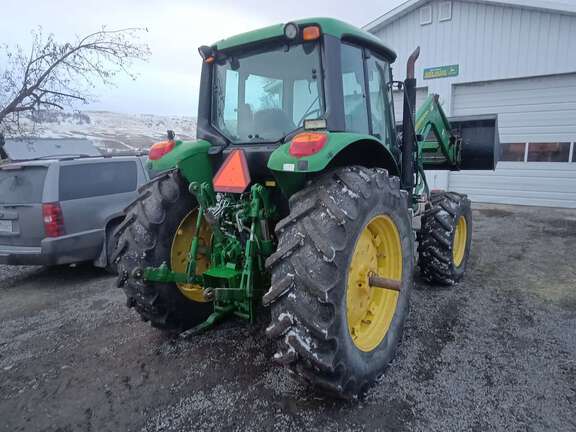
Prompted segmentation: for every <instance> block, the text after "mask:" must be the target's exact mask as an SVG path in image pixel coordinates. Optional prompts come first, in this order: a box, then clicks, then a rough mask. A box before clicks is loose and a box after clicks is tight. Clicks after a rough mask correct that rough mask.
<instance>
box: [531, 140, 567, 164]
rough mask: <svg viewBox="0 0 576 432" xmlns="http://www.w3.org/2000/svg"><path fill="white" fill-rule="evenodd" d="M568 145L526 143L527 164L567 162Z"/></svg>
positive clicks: (561, 143)
mask: <svg viewBox="0 0 576 432" xmlns="http://www.w3.org/2000/svg"><path fill="white" fill-rule="evenodd" d="M569 155H570V143H567V142H552V143H528V162H569V160H570V159H569Z"/></svg>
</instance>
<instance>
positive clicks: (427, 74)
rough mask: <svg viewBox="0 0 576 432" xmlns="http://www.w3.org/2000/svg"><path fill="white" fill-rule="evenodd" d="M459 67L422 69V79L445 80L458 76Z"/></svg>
mask: <svg viewBox="0 0 576 432" xmlns="http://www.w3.org/2000/svg"><path fill="white" fill-rule="evenodd" d="M459 72H460V65H457V64H455V65H448V66H438V67H433V68H426V69H424V79H434V78H446V77H454V76H458V73H459Z"/></svg>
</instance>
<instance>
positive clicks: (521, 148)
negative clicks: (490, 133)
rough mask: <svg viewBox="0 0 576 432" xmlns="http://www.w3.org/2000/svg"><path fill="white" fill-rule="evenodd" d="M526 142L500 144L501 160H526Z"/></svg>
mask: <svg viewBox="0 0 576 432" xmlns="http://www.w3.org/2000/svg"><path fill="white" fill-rule="evenodd" d="M525 148H526V143H502V144H500V160H501V161H503V162H524V152H525Z"/></svg>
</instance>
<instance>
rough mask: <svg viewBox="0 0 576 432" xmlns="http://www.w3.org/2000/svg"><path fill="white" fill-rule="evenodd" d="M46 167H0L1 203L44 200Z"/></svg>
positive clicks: (28, 202) (24, 202)
mask: <svg viewBox="0 0 576 432" xmlns="http://www.w3.org/2000/svg"><path fill="white" fill-rule="evenodd" d="M46 170H47V168H46V167H40V166H29V167H17V168H15V167H8V168H1V169H0V204H37V203H41V202H42V192H43V191H44V179H45V178H46Z"/></svg>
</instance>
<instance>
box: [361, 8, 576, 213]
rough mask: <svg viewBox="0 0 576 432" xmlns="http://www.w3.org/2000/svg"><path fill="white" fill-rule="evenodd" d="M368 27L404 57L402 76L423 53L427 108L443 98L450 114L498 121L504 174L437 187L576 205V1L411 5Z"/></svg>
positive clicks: (438, 176) (449, 179)
mask: <svg viewBox="0 0 576 432" xmlns="http://www.w3.org/2000/svg"><path fill="white" fill-rule="evenodd" d="M364 28H365V29H366V30H368V31H370V32H372V33H374V34H375V35H377V36H379V37H380V38H382V39H383V40H384V41H385V43H386V44H387V45H388V46H390V47H391V48H393V49H394V50H395V51H396V52H397V53H398V60H397V61H396V63H395V68H394V73H395V77H396V79H403V78H404V76H403V75H404V74H405V70H404V68H405V66H404V65H405V63H406V59H407V57H408V56H409V55H410V53H411V52H412V51H413V50H414V48H415V47H416V46H418V45H419V46H420V47H421V54H420V58H419V60H418V63H417V72H416V73H417V79H418V91H417V100H418V102H421V101H422V100H423V98H424V97H425V96H426V95H427V94H428V93H438V94H439V95H440V100H441V103H442V105H443V107H444V109H445V110H446V112H447V113H448V115H449V116H459V115H473V114H486V113H496V114H498V126H499V131H500V141H501V143H502V144H501V147H502V148H501V150H502V152H501V157H500V162H499V164H498V168H497V169H496V171H495V172H480V171H462V172H451V173H447V172H432V173H431V177H432V181H433V185H434V186H435V187H439V188H445V189H450V190H455V191H460V192H465V193H467V194H469V195H470V197H471V199H473V200H474V201H477V202H492V203H507V204H524V205H539V206H553V207H569V208H576V4H572V5H570V4H562V3H552V2H548V1H543V0H452V1H445V0H410V1H407V2H405V3H404V4H402V5H400V6H399V7H397V8H395V9H393V10H391V11H390V12H388V13H387V14H385V15H383V16H381V17H380V18H378V19H376V20H374V21H372V22H371V23H369V24H368V25H366V26H365V27H364ZM398 96H400V95H398ZM395 99H396V103H395V110H396V113H397V114H396V118H401V117H399V113H400V111H401V109H402V104H401V99H400V97H398V98H395Z"/></svg>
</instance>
